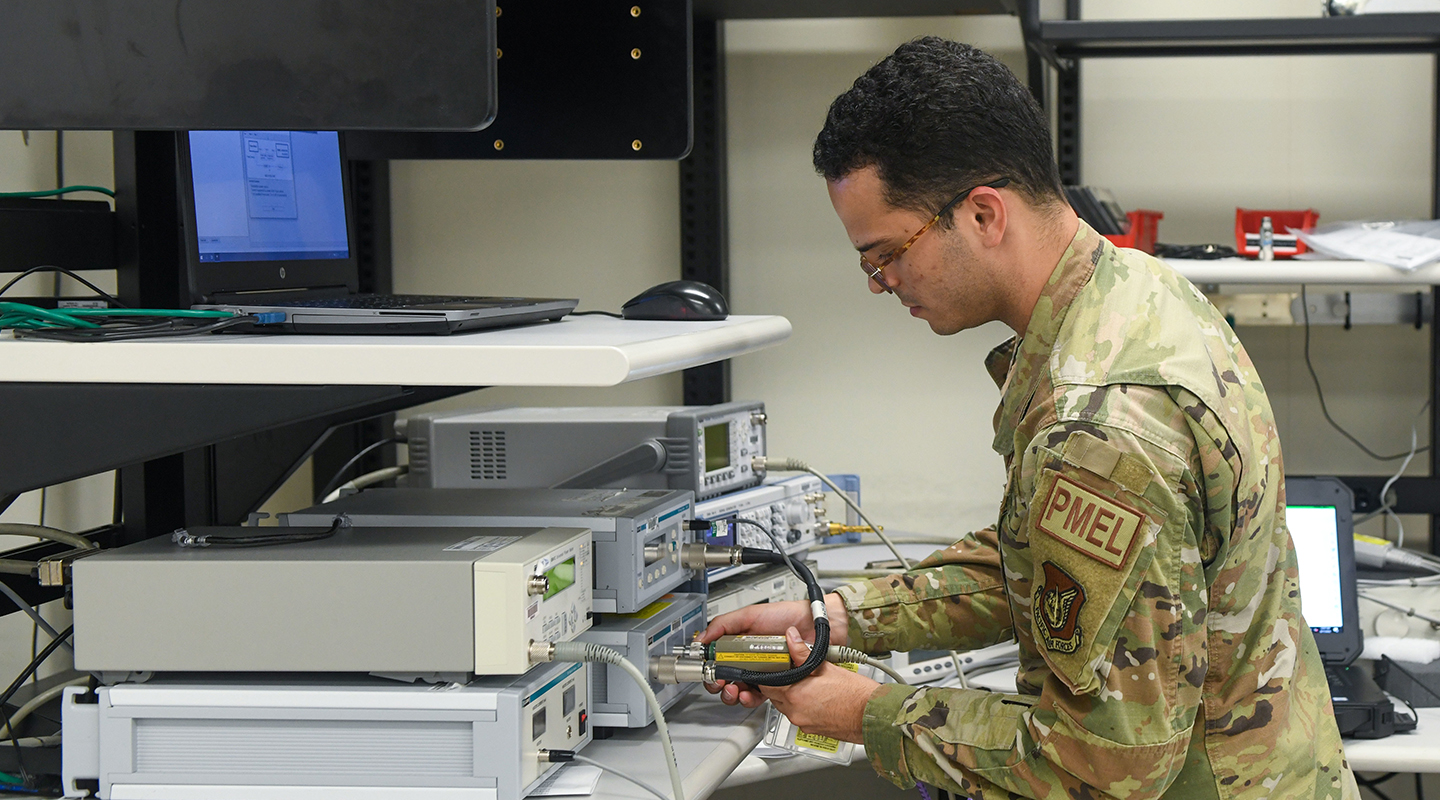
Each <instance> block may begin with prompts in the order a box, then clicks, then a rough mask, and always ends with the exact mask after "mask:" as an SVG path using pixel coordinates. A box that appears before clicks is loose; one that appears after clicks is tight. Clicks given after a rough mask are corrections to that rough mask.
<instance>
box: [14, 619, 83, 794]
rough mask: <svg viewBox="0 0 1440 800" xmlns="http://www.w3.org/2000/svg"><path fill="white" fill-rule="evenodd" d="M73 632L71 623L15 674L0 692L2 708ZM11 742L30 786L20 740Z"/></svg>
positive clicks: (26, 784) (22, 772)
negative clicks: (13, 678) (22, 757)
mask: <svg viewBox="0 0 1440 800" xmlns="http://www.w3.org/2000/svg"><path fill="white" fill-rule="evenodd" d="M73 633H75V626H74V625H71V626H70V627H68V628H66V629H65V630H64V631H62V632H61V633H60V635H59V636H57V637H55V639H53V640H52V641H51V642H50V643H49V644H47V645H45V647H44V648H43V649H41V650H40V652H39V653H38V654H36V656H35V657H34V658H32V659H30V664H29V665H28V666H26V667H25V669H24V670H22V671H21V672H20V674H19V675H17V676H15V680H14V681H12V682H11V683H10V685H9V686H8V687H7V688H6V689H5V691H4V692H3V693H0V708H4V707H5V706H6V705H7V704H8V703H9V702H10V698H12V697H14V696H15V692H17V691H19V690H20V687H21V686H24V685H25V681H27V680H29V679H30V676H31V675H32V674H34V672H35V671H36V670H38V669H39V668H40V665H41V664H43V663H45V659H47V658H49V657H50V656H51V654H53V653H54V652H55V651H56V650H58V649H60V644H61V642H64V641H65V640H66V639H68V638H70V635H71V634H73ZM10 742H11V743H12V744H13V745H14V746H15V759H16V763H17V765H18V766H19V767H20V778H21V779H22V781H23V782H24V785H25V786H27V787H28V786H30V784H31V778H30V775H29V772H28V771H27V770H26V769H25V764H24V761H23V760H22V759H21V756H20V747H21V744H20V740H19V739H11V740H10Z"/></svg>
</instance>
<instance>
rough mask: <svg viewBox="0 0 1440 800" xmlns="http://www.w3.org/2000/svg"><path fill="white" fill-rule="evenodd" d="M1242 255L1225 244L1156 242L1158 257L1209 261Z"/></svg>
mask: <svg viewBox="0 0 1440 800" xmlns="http://www.w3.org/2000/svg"><path fill="white" fill-rule="evenodd" d="M1238 255H1240V254H1239V253H1237V252H1235V248H1233V247H1230V246H1228V245H1223V244H1165V243H1163V242H1156V243H1155V257H1156V258H1188V259H1195V260H1197V261H1209V260H1214V259H1217V258H1234V257H1235V256H1238Z"/></svg>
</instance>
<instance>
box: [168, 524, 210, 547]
mask: <svg viewBox="0 0 1440 800" xmlns="http://www.w3.org/2000/svg"><path fill="white" fill-rule="evenodd" d="M170 541H172V542H174V543H175V544H178V545H180V546H181V547H209V546H210V535H209V534H201V535H199V536H196V535H195V534H193V533H191V532H190V531H187V530H185V529H184V528H177V529H176V530H175V532H174V533H172V534H170Z"/></svg>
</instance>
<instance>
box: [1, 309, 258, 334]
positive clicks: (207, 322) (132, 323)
mask: <svg viewBox="0 0 1440 800" xmlns="http://www.w3.org/2000/svg"><path fill="white" fill-rule="evenodd" d="M281 316H283V315H281ZM270 321H272V320H268V319H262V318H261V315H255V314H244V315H241V314H234V313H232V312H229V311H205V310H186V309H150V308H66V309H50V308H41V307H39V306H32V305H29V304H27V303H10V302H0V329H6V328H8V329H10V330H13V331H15V336H16V338H29V339H50V340H55V341H62V342H114V341H122V340H126V339H155V338H161V337H168V336H189V335H192V334H198V333H213V332H215V331H222V330H225V329H226V328H233V327H235V326H237V325H255V324H263V323H265V322H270Z"/></svg>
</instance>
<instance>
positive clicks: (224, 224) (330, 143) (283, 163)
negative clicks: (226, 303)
mask: <svg viewBox="0 0 1440 800" xmlns="http://www.w3.org/2000/svg"><path fill="white" fill-rule="evenodd" d="M189 138H190V142H189V143H190V148H189V149H190V175H191V181H192V187H193V190H194V209H195V238H196V245H197V251H198V252H197V254H196V255H197V257H198V260H199V261H200V262H201V263H213V262H228V261H269V262H274V261H306V260H321V259H346V258H349V256H350V243H349V237H348V235H347V231H346V227H345V183H344V179H343V177H342V172H341V170H342V161H341V158H340V137H339V135H338V134H337V133H336V132H335V131H191V132H190V134H189ZM267 272H268V269H267Z"/></svg>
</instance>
